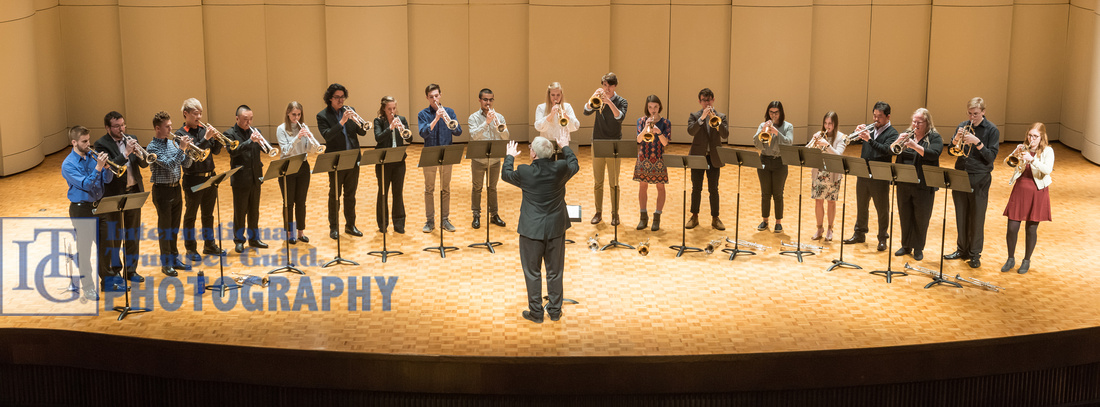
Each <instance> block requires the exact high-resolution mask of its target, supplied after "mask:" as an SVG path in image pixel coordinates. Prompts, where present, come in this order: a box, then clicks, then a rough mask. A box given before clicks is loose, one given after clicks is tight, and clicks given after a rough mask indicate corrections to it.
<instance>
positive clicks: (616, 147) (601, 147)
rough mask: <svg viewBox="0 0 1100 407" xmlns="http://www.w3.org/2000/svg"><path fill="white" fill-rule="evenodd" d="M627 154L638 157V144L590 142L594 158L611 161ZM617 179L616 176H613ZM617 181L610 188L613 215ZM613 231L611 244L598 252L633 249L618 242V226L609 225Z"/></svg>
mask: <svg viewBox="0 0 1100 407" xmlns="http://www.w3.org/2000/svg"><path fill="white" fill-rule="evenodd" d="M628 152H629V154H630V155H631V156H633V157H637V156H638V142H637V141H634V140H592V156H593V157H596V158H610V159H613V160H616V161H617V160H619V159H620V158H622V157H623V155H624V154H627V153H628ZM615 176H616V177H618V174H616V175H615ZM618 183H619V180H618V179H616V180H615V184H616V185H615V186H613V187H611V211H612V212H613V213H612V215H614V213H615V212H617V211H618V209H619V185H618ZM611 227H612V228H613V229H614V231H615V232H614V233H615V234H614V235H613V236H612V237H611V242H609V243H607V244H606V245H604V246H603V247H602V248H600V251H603V250H607V249H609V248H612V247H625V248H628V249H633V248H634V246H631V245H628V244H626V243H623V242H620V241H619V225H617V224H616V225H611Z"/></svg>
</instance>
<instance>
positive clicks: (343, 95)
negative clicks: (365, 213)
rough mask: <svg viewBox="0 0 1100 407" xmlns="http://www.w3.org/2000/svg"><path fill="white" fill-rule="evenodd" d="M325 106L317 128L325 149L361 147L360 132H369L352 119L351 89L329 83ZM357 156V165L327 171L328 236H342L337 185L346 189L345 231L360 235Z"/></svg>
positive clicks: (362, 133) (344, 191)
mask: <svg viewBox="0 0 1100 407" xmlns="http://www.w3.org/2000/svg"><path fill="white" fill-rule="evenodd" d="M324 99H325V110H322V111H320V112H319V113H317V128H318V129H320V130H321V135H323V136H324V137H325V145H326V146H327V147H326V149H325V152H329V153H334V152H337V151H345V150H359V136H364V135H366V134H367V129H364V128H362V127H360V126H359V123H358V122H356V121H355V120H354V119H352V117H353V116H355V113H353V110H352V108H351V107H350V106H345V105H344V101H346V100H347V99H348V89H347V88H345V87H344V85H341V84H339V83H334V84H331V85H328V89H326V90H325V96H324ZM360 158H361V157H360V156H356V157H355V166H354V167H352V168H349V169H346V170H341V171H335V172H330V173H328V231H329V237H331V238H333V239H337V238H339V237H340V229H339V227H338V225H339V221H340V219H339V218H338V215H339V213H338V212H339V211H340V202H339V201H338V200H337V199H336V196H337V192H339V191H337V189H338V188H342V189H343V195H344V232H346V233H347V234H349V235H352V236H356V237H360V236H363V232H360V231H359V229H358V228H356V227H355V191H356V190H357V189H359V159H360Z"/></svg>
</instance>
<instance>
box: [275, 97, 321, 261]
mask: <svg viewBox="0 0 1100 407" xmlns="http://www.w3.org/2000/svg"><path fill="white" fill-rule="evenodd" d="M302 112H303V109H302V104H301V103H298V102H297V101H293V102H290V103H288V104H287V105H286V113H284V114H283V123H282V124H280V125H279V127H278V128H276V129H275V136H276V137H277V138H278V139H279V151H281V152H282V153H283V156H282V158H286V157H292V156H296V155H299V154H309V153H310V152H314V153H315V152H317V151H318V149H317V147H316V146H318V145H321V144H320V142H319V141H317V139H316V138H315V137H314V135H313V132H311V131H309V127H307V126H306V125H305V123H304V122H303V121H302V115H303V114H302ZM284 179H285V180H284ZM309 180H310V170H309V161H305V160H303V161H302V165H301V166H300V167H298V173H296V174H287V175H286V177H283V178H279V191H280V192H282V194H283V196H285V197H286V211H285V212H283V227H284V228H285V229H286V239H287V241H288V243H290V244H295V243H298V241H299V240H301V241H302V242H303V243H309V236H306V195H307V194H308V192H309Z"/></svg>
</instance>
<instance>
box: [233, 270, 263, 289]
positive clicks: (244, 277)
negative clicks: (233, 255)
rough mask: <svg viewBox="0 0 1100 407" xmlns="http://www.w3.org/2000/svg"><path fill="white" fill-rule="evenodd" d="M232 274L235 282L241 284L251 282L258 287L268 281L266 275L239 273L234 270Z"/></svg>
mask: <svg viewBox="0 0 1100 407" xmlns="http://www.w3.org/2000/svg"><path fill="white" fill-rule="evenodd" d="M232 274H233V280H234V281H236V282H237V284H240V285H242V286H243V285H245V284H251V285H254V286H259V287H267V284H268V282H269V281H268V279H267V276H263V277H257V276H254V275H251V274H241V273H238V272H235V271H234V272H233V273H232Z"/></svg>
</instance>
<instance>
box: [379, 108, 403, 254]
mask: <svg viewBox="0 0 1100 407" xmlns="http://www.w3.org/2000/svg"><path fill="white" fill-rule="evenodd" d="M411 138H412V131H411V130H409V121H408V120H407V119H405V117H404V116H400V115H398V114H397V100H396V99H394V98H393V96H383V97H382V100H381V102H380V103H379V106H378V117H375V118H374V140H375V141H376V142H377V144H375V146H374V148H394V147H401V146H404V145H406V144H408V142H409V139H411ZM374 174H375V178H377V180H378V200H377V205H375V208H376V209H375V215H376V216H377V219H378V232H379V233H386V228H387V227H388V226H389V222H388V221H389V219H392V220H393V231H394V232H397V233H405V159H404V157H402V159H401V161H398V162H392V163H387V164H382V165H378V164H375V166H374ZM385 191H389V193H388V194H387V195H383V192H385ZM387 196H389V197H392V198H393V205H392V206H391V207H390V217H389V219H387V218H386V212H385V211H386V207H387V203H386V200H385V199H384V198H386V197H387Z"/></svg>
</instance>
